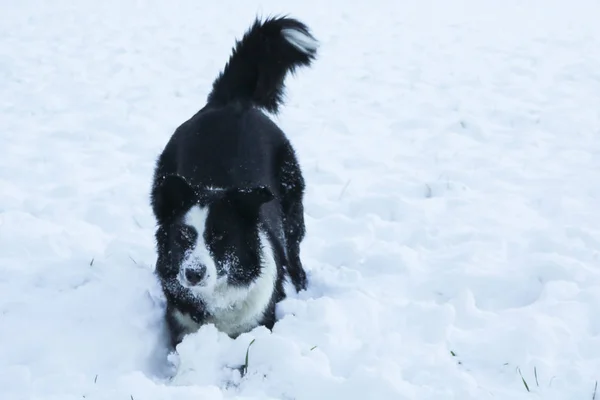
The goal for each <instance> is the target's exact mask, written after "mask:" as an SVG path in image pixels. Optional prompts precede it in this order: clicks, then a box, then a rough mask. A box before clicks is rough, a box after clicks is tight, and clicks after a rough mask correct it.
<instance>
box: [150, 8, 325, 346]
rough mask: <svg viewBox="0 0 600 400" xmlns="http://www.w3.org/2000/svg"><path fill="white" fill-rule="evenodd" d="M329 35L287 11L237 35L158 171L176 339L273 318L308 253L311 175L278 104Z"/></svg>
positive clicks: (162, 259)
mask: <svg viewBox="0 0 600 400" xmlns="http://www.w3.org/2000/svg"><path fill="white" fill-rule="evenodd" d="M316 50H317V41H316V40H315V38H314V37H313V36H312V35H311V34H310V32H309V30H308V28H307V27H306V25H304V24H303V23H301V22H299V21H297V20H295V19H292V18H287V17H278V18H270V19H267V20H265V21H263V22H261V21H259V20H256V21H255V23H254V24H253V25H252V27H251V28H250V29H249V30H248V31H247V32H246V34H245V35H244V37H243V38H242V40H241V41H238V42H236V46H235V48H234V49H233V53H232V55H231V57H230V59H229V62H228V63H227V64H226V65H225V68H224V70H223V71H222V72H221V73H220V74H219V76H218V77H217V79H216V80H215V81H214V83H213V87H212V91H211V93H210V94H209V95H208V100H207V104H206V105H205V106H204V108H202V109H201V110H200V111H199V112H198V113H196V114H195V115H194V116H193V117H192V118H190V119H189V120H188V121H186V122H184V123H183V124H182V125H181V126H179V127H178V128H177V130H176V131H175V133H174V134H173V136H172V137H171V139H170V141H169V142H168V143H167V145H166V147H165V149H164V151H163V153H162V154H161V155H160V156H159V158H158V160H157V163H156V169H155V173H154V181H153V186H152V193H151V203H152V208H153V211H154V215H155V217H156V220H157V225H158V227H157V230H156V242H157V252H158V259H157V263H156V273H157V275H158V277H159V279H160V281H161V283H162V288H163V291H164V293H165V296H166V299H167V310H166V320H167V325H168V327H169V330H170V333H171V343H172V345H173V346H176V345H177V344H178V343H179V342H181V340H182V339H183V336H184V335H186V334H188V333H191V332H194V331H196V330H197V329H198V328H199V327H200V326H201V325H202V324H205V323H213V324H214V325H215V326H216V327H217V328H218V329H219V330H221V331H223V332H225V333H227V334H228V335H230V336H232V337H235V336H237V335H239V334H241V333H243V332H247V331H249V330H251V329H253V328H254V327H256V326H258V325H264V326H266V327H267V328H269V329H271V328H272V327H273V325H274V323H275V304H276V303H277V302H278V301H280V300H282V299H283V298H284V291H283V283H284V280H285V276H284V273H287V275H289V278H290V280H291V282H292V283H293V284H294V286H295V288H296V290H298V291H299V290H302V289H304V288H306V274H305V272H304V269H303V267H302V263H301V261H300V243H301V241H302V239H303V238H304V233H305V228H304V216H303V212H304V211H303V196H304V185H305V184H304V178H303V176H302V172H301V170H300V167H299V165H298V161H297V158H296V155H295V153H294V149H293V148H292V145H291V144H290V142H289V141H288V139H287V138H286V136H285V134H284V133H283V131H281V129H280V128H279V127H278V126H277V125H276V124H275V123H274V122H273V121H272V120H271V119H270V118H269V117H267V115H266V114H265V113H264V111H268V112H271V113H277V112H278V109H279V106H280V105H281V104H282V102H283V94H284V80H285V77H286V75H287V74H288V73H289V72H293V71H294V70H295V69H296V68H297V67H300V66H309V65H310V64H311V62H312V61H313V60H314V58H315V55H316Z"/></svg>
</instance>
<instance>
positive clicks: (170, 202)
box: [152, 174, 198, 224]
mask: <svg viewBox="0 0 600 400" xmlns="http://www.w3.org/2000/svg"><path fill="white" fill-rule="evenodd" d="M197 201H198V195H197V193H196V191H195V190H194V188H193V187H192V185H191V184H190V183H189V182H188V181H187V180H186V179H185V178H184V177H182V176H181V175H175V174H172V175H167V176H164V177H163V178H162V179H160V180H158V181H157V182H156V184H155V186H154V188H153V190H152V208H153V210H154V215H155V216H156V219H157V220H158V223H159V224H163V223H165V222H167V221H168V220H170V219H171V218H173V217H174V216H175V215H177V214H178V213H180V212H182V211H185V210H187V209H188V208H190V207H191V206H192V205H194V204H195V203H196V202H197Z"/></svg>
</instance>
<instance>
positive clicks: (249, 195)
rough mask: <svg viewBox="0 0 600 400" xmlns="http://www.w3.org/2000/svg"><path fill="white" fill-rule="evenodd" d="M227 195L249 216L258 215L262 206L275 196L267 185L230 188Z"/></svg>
mask: <svg viewBox="0 0 600 400" xmlns="http://www.w3.org/2000/svg"><path fill="white" fill-rule="evenodd" d="M226 196H227V197H228V198H229V199H230V200H231V202H232V203H233V205H234V206H235V207H236V208H237V209H238V210H239V211H240V212H241V213H242V214H244V215H245V216H248V217H256V216H258V210H259V209H260V206H262V205H263V204H264V203H267V202H269V201H271V200H273V199H274V198H275V196H274V195H273V192H271V190H270V189H269V188H268V187H266V186H256V187H252V188H235V189H229V190H228V191H227V194H226Z"/></svg>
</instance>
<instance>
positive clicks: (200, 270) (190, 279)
mask: <svg viewBox="0 0 600 400" xmlns="http://www.w3.org/2000/svg"><path fill="white" fill-rule="evenodd" d="M184 276H185V280H186V281H187V283H188V284H190V285H191V286H196V285H197V284H199V283H200V282H202V281H203V280H204V278H205V277H206V266H204V265H199V266H196V267H194V268H186V269H185V271H184Z"/></svg>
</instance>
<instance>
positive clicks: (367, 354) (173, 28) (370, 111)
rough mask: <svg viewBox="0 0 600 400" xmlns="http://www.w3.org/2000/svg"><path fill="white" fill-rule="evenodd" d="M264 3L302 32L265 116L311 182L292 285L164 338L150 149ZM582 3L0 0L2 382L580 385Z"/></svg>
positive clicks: (253, 389) (28, 387)
mask: <svg viewBox="0 0 600 400" xmlns="http://www.w3.org/2000/svg"><path fill="white" fill-rule="evenodd" d="M274 13H289V14H291V15H293V16H295V17H298V18H300V19H302V20H303V21H304V22H306V23H307V24H308V25H309V26H310V27H311V28H312V30H313V33H314V34H315V35H316V36H317V37H318V38H319V39H320V41H321V44H322V45H321V49H320V55H319V58H318V60H317V61H316V62H315V65H314V68H313V69H311V70H302V71H299V73H298V75H297V76H296V77H293V78H291V79H289V80H288V102H287V106H286V107H284V109H283V111H282V114H281V115H280V116H279V117H277V121H278V123H279V124H280V125H281V126H282V127H283V128H284V129H285V130H286V132H287V133H288V134H289V136H290V138H291V140H292V142H293V143H294V145H295V146H296V148H297V151H298V154H299V157H300V159H301V162H302V165H303V168H304V171H305V174H306V179H307V184H308V192H307V199H306V202H307V203H306V218H307V224H308V236H307V238H306V241H305V242H304V245H303V258H304V263H305V266H306V268H307V270H308V272H309V279H310V284H309V285H310V286H309V289H308V291H307V292H303V293H300V294H299V295H297V296H293V297H291V298H289V299H287V300H286V301H284V302H283V303H282V304H281V305H280V307H279V314H280V315H281V317H282V319H281V321H280V322H279V323H278V324H277V325H276V327H275V329H274V331H273V333H269V332H268V331H266V330H265V329H261V328H258V329H255V330H254V331H252V332H250V333H248V334H244V335H242V336H240V337H239V338H238V339H237V340H231V339H229V338H228V337H226V336H225V335H224V334H221V333H219V332H217V331H216V330H215V329H214V328H213V327H211V326H206V327H204V328H203V329H202V330H201V331H200V332H198V333H197V334H195V335H191V336H188V337H187V338H186V339H185V341H184V342H183V343H182V344H181V346H180V347H179V355H178V356H177V357H170V361H168V360H167V355H166V354H165V351H164V346H163V339H164V338H163V334H164V332H163V325H162V307H163V306H164V304H163V299H162V297H161V293H160V290H159V289H158V287H157V284H156V282H155V279H154V277H153V274H152V270H153V263H154V260H155V259H154V257H155V254H154V243H153V231H154V220H153V218H152V215H151V211H150V207H149V205H148V192H149V187H150V179H151V174H152V168H153V164H154V160H155V158H156V156H157V155H158V153H159V152H160V151H161V149H162V147H163V146H164V145H165V143H166V141H167V140H168V138H169V136H170V135H171V133H172V131H173V129H174V128H175V127H176V126H177V125H178V124H179V123H181V122H182V121H184V120H185V119H186V118H188V117H189V116H190V115H192V114H193V113H194V112H195V111H196V110H197V109H198V108H200V107H201V106H202V105H203V104H204V101H205V97H206V95H207V93H208V91H209V88H210V84H211V83H212V80H213V79H214V78H215V76H216V74H217V73H218V72H219V70H220V69H221V68H222V67H223V65H224V63H225V62H226V61H227V58H228V56H229V52H230V49H231V47H232V46H233V43H234V39H235V38H238V37H240V35H241V34H242V33H243V32H244V31H245V30H246V28H247V27H248V26H249V24H250V23H251V22H252V20H253V18H254V16H255V15H256V14H262V15H267V14H274ZM599 15H600V4H599V3H598V2H597V1H594V0H589V1H588V0H571V1H566V0H555V1H552V0H550V1H549V0H544V1H542V0H528V1H521V0H508V1H502V2H500V1H492V0H453V1H447V0H427V1H416V0H415V1H394V0H388V1H384V0H370V1H368V2H367V1H364V2H358V1H341V0H340V1H321V0H295V1H288V0H286V1H282V0H264V1H261V2H255V1H234V0H220V1H218V2H201V1H196V0H172V1H171V0H170V1H166V0H164V1H158V0H137V1H134V0H102V1H98V0H95V1H91V0H85V1H83V0H82V1H72V0H55V1H52V2H50V1H42V0H18V1H17V0H12V1H11V0H3V1H2V6H1V12H0V139H1V144H0V399H2V400H24V399H39V400H50V399H53V400H71V399H83V398H85V399H87V400H92V399H93V400H100V399H102V400H104V399H106V400H117V399H124V400H129V399H133V400H165V399H174V400H175V399H176V400H188V399H194V400H198V399H208V400H213V399H233V398H238V399H284V400H291V399H297V400H304V399H306V400H313V399H325V400H329V399H348V400H354V399H356V400H364V399H377V400H387V399H418V400H427V399H432V400H433V399H436V400H439V399H459V400H467V399H477V400H480V399H506V400H518V399H530V398H539V399H566V400H570V399H578V400H581V399H592V398H593V396H594V388H595V385H596V382H597V380H600V208H599V206H600V24H599V23H598V16H599ZM252 340H254V342H253V344H252V345H251V346H250V348H249V351H248V369H247V371H248V372H247V374H246V375H245V376H244V377H243V378H241V377H240V375H239V373H238V372H237V370H234V369H232V368H231V367H236V366H239V365H240V364H243V363H245V357H246V352H247V350H248V346H249V344H250V342H251V341H252ZM171 362H172V363H174V364H175V365H179V370H178V373H177V375H176V376H175V377H173V379H169V374H170V373H171V372H172V368H171ZM524 382H526V384H527V386H528V389H529V390H530V392H529V391H528V389H527V388H526V387H525V384H524ZM597 391H598V394H596V398H597V399H600V388H598V389H597Z"/></svg>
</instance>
